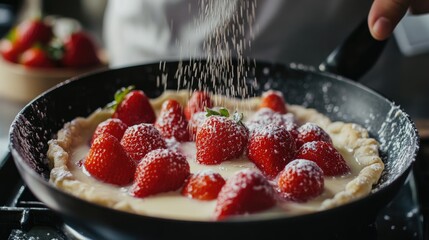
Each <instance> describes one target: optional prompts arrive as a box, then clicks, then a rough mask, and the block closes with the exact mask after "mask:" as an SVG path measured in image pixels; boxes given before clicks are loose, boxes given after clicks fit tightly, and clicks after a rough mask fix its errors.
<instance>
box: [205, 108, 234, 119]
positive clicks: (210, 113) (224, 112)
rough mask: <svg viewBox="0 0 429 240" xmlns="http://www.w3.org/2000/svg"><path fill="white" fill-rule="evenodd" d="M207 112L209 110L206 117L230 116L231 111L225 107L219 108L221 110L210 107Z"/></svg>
mask: <svg viewBox="0 0 429 240" xmlns="http://www.w3.org/2000/svg"><path fill="white" fill-rule="evenodd" d="M206 112H207V114H206V117H210V116H221V117H229V112H228V110H227V109H225V108H221V109H219V112H217V111H215V110H213V109H210V108H206Z"/></svg>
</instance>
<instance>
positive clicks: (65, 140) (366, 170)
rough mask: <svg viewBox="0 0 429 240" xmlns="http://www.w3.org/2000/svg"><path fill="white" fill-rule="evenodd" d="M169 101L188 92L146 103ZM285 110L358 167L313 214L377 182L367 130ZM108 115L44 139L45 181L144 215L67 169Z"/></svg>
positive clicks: (251, 102)
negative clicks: (47, 165)
mask: <svg viewBox="0 0 429 240" xmlns="http://www.w3.org/2000/svg"><path fill="white" fill-rule="evenodd" d="M171 98H172V99H175V100H177V101H179V102H180V103H181V104H182V105H185V104H186V102H187V99H189V92H188V91H179V92H175V91H174V92H173V91H166V92H164V94H162V95H161V96H159V97H158V98H156V99H151V104H152V106H153V108H154V109H155V112H156V113H158V111H159V110H160V108H161V105H162V103H163V102H164V101H165V100H166V99H171ZM214 101H215V105H217V106H224V107H226V108H228V109H238V110H240V111H244V112H246V111H247V112H252V111H256V110H257V107H258V105H259V102H260V98H251V99H245V100H241V99H231V98H226V97H223V96H214ZM288 109H289V112H291V113H292V114H294V116H295V118H296V119H297V121H298V123H300V124H302V123H305V122H313V123H316V124H317V125H319V126H320V127H322V128H323V129H324V130H325V131H326V132H327V133H328V134H329V135H330V136H331V137H332V139H333V143H334V146H336V147H337V146H341V147H342V148H344V149H347V151H349V152H350V153H351V155H352V156H353V159H354V160H355V161H356V163H355V164H356V165H357V166H359V169H360V170H359V172H358V173H357V175H356V177H355V178H354V179H352V180H351V181H350V182H348V183H347V184H346V186H345V188H344V189H343V190H342V191H340V192H338V193H336V194H335V195H334V196H333V197H331V198H327V199H325V200H323V201H322V202H321V204H320V206H318V207H317V208H316V211H320V210H324V209H329V208H332V207H336V206H339V205H343V204H345V203H348V202H351V201H354V200H356V199H359V198H362V197H364V196H366V195H368V194H370V192H371V189H372V186H373V185H374V184H376V183H377V181H378V180H379V179H380V176H381V173H382V171H383V169H384V164H383V162H382V160H381V158H380V157H379V153H378V148H379V144H378V142H377V141H376V140H375V139H373V138H370V137H369V135H368V131H367V130H366V129H364V128H363V127H361V126H359V125H357V124H353V123H344V122H331V120H330V119H329V118H328V117H326V116H325V115H323V114H321V113H319V112H317V111H316V110H315V109H309V108H304V107H302V106H297V105H288ZM111 115H112V112H111V111H108V110H101V109H99V110H97V111H95V112H94V113H93V114H91V115H90V116H89V117H87V118H83V117H78V118H76V119H74V120H73V121H71V122H69V123H66V124H65V125H64V127H63V128H62V129H61V130H60V131H59V132H58V134H57V138H55V139H52V140H50V141H49V150H48V159H49V162H50V166H51V169H52V170H51V174H50V182H51V183H52V184H53V185H55V186H56V187H58V188H60V189H62V190H63V191H66V192H68V193H71V194H72V195H75V196H77V197H79V198H82V199H85V200H87V201H90V202H94V203H97V204H100V205H104V206H107V207H111V208H114V209H119V210H123V211H128V212H132V213H137V214H146V212H145V211H144V210H142V208H141V207H140V206H141V204H143V203H142V201H141V199H137V198H133V197H131V196H127V197H125V198H124V195H126V194H123V195H121V194H118V196H115V195H111V194H106V193H104V192H103V191H99V190H98V188H97V187H94V186H92V185H90V184H87V183H85V182H82V181H79V180H78V179H77V178H76V177H75V176H73V174H72V172H71V171H70V170H69V167H68V164H69V161H70V159H71V155H72V151H73V149H74V147H75V146H77V145H78V144H81V143H82V141H85V139H89V138H90V136H84V135H82V133H83V132H90V133H93V132H94V130H95V128H96V127H97V125H98V124H99V123H100V122H102V121H104V120H106V119H108V118H109V117H111Z"/></svg>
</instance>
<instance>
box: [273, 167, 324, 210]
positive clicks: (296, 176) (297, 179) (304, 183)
mask: <svg viewBox="0 0 429 240" xmlns="http://www.w3.org/2000/svg"><path fill="white" fill-rule="evenodd" d="M277 184H278V188H279V190H280V192H281V193H282V195H283V196H284V197H286V198H287V199H288V200H292V201H296V202H306V201H308V200H310V199H312V198H315V197H317V196H319V195H320V194H322V193H323V189H324V179H323V171H322V169H321V168H320V167H319V166H318V165H317V164H316V163H315V162H313V161H309V160H305V159H296V160H293V161H292V162H290V163H288V164H287V165H286V167H285V169H284V170H283V171H282V172H281V173H280V175H279V177H278V180H277Z"/></svg>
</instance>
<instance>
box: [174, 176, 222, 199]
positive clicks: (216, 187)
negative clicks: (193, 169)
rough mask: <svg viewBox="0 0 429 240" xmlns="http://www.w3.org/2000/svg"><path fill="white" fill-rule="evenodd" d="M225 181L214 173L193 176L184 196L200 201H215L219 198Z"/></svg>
mask: <svg viewBox="0 0 429 240" xmlns="http://www.w3.org/2000/svg"><path fill="white" fill-rule="evenodd" d="M224 184H225V179H223V177H222V176H221V175H220V174H219V173H215V172H213V171H200V172H198V173H196V174H192V175H191V176H190V177H189V179H188V180H187V181H186V183H185V186H184V187H183V189H182V195H183V196H186V197H190V198H193V199H198V200H213V199H216V198H217V195H218V194H219V192H220V189H221V188H222V187H223V185H224Z"/></svg>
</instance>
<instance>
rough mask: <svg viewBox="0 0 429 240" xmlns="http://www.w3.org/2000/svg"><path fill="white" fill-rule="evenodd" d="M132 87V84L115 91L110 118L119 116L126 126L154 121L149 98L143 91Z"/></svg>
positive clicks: (154, 117)
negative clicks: (112, 111)
mask: <svg viewBox="0 0 429 240" xmlns="http://www.w3.org/2000/svg"><path fill="white" fill-rule="evenodd" d="M132 89H133V87H132V86H131V87H128V88H122V89H120V90H119V91H117V92H116V93H115V101H114V102H113V103H112V104H113V108H114V109H115V112H114V113H113V116H112V118H119V119H121V120H122V121H123V122H124V123H125V124H127V125H128V126H132V125H135V124H140V123H154V122H155V120H156V116H155V112H154V110H153V108H152V105H150V102H149V99H148V98H147V97H146V95H145V94H144V92H143V91H140V90H132Z"/></svg>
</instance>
